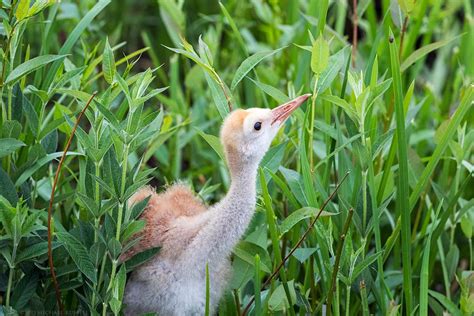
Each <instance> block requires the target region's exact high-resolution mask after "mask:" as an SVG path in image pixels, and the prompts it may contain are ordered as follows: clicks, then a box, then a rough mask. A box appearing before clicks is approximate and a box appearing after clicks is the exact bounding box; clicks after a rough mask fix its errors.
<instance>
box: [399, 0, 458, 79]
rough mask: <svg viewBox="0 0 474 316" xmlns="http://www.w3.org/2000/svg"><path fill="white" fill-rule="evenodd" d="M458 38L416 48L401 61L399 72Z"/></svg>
mask: <svg viewBox="0 0 474 316" xmlns="http://www.w3.org/2000/svg"><path fill="white" fill-rule="evenodd" d="M407 1H410V0H407ZM458 37H459V36H456V37H453V38H449V39H445V40H442V41H438V42H434V43H431V44H428V45H426V46H423V47H421V48H418V49H417V50H415V51H414V52H413V53H411V54H410V56H408V57H407V58H406V59H405V60H404V61H403V63H402V65H401V66H400V71H401V72H404V71H405V70H407V69H408V67H410V66H411V65H413V64H414V63H416V62H417V61H418V60H420V59H421V58H423V57H424V56H426V55H427V54H429V53H431V52H432V51H434V50H436V49H438V48H441V47H443V46H445V45H447V44H449V43H450V42H452V41H454V40H455V39H457V38H458Z"/></svg>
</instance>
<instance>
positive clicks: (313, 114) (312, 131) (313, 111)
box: [308, 75, 319, 172]
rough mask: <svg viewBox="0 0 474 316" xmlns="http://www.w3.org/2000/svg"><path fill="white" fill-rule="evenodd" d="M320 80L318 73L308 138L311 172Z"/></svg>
mask: <svg viewBox="0 0 474 316" xmlns="http://www.w3.org/2000/svg"><path fill="white" fill-rule="evenodd" d="M318 81H319V75H316V79H315V80H314V87H313V95H312V97H311V121H310V125H309V126H310V127H309V139H308V154H309V165H310V170H311V172H314V170H313V168H314V161H313V160H314V159H313V133H314V118H315V116H316V113H315V112H316V98H317V97H318V90H317V89H318Z"/></svg>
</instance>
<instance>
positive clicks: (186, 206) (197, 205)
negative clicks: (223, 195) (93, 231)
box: [120, 184, 206, 262]
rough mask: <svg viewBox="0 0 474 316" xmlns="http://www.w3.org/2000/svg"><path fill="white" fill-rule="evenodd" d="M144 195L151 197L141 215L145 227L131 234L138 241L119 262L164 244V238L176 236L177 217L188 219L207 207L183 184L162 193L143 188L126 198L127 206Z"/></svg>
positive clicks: (165, 239)
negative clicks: (135, 233)
mask: <svg viewBox="0 0 474 316" xmlns="http://www.w3.org/2000/svg"><path fill="white" fill-rule="evenodd" d="M147 197H150V199H149V201H148V204H147V206H146V208H145V210H144V211H143V213H142V214H141V216H140V219H141V220H144V221H145V228H144V229H143V230H142V231H141V232H140V233H139V234H137V235H136V236H134V238H138V242H137V243H136V244H135V245H134V246H133V247H132V248H131V249H129V250H128V251H127V252H125V253H124V254H123V255H122V256H121V257H120V260H121V261H122V262H123V261H126V260H128V259H129V258H131V257H132V256H134V255H135V254H137V253H140V252H142V251H145V250H147V249H150V248H154V247H163V246H164V245H165V244H166V242H167V238H174V237H171V236H176V234H175V233H172V231H174V230H176V229H179V228H178V227H177V225H176V223H177V222H178V223H179V222H181V220H180V221H177V219H183V218H185V219H186V218H189V219H191V218H194V217H196V215H199V214H201V213H203V212H204V211H205V210H206V206H205V205H204V204H203V203H202V202H201V201H199V200H198V199H197V198H196V197H195V196H194V194H193V192H192V191H191V190H190V189H189V188H188V187H186V186H184V185H182V184H175V185H173V186H171V187H169V188H168V189H167V190H166V191H165V192H163V193H161V194H157V193H156V192H155V190H154V189H153V188H151V187H143V188H141V189H140V190H138V191H137V192H136V193H135V194H134V195H133V196H132V197H131V198H130V199H129V201H128V203H129V206H130V207H131V206H132V205H134V204H136V203H138V202H140V201H142V200H144V199H146V198H147ZM178 226H181V225H178ZM185 235H186V234H183V237H185ZM173 244H176V240H173Z"/></svg>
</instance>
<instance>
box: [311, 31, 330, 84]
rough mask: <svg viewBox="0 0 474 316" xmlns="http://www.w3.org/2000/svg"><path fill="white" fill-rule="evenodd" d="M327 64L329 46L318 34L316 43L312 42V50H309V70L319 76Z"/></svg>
mask: <svg viewBox="0 0 474 316" xmlns="http://www.w3.org/2000/svg"><path fill="white" fill-rule="evenodd" d="M328 62H329V44H328V42H327V41H326V40H325V39H324V37H323V35H322V34H320V35H319V37H318V38H317V39H316V41H314V43H313V48H312V49H311V70H312V71H313V72H314V73H315V74H318V75H319V74H320V73H322V72H323V71H324V70H325V69H326V67H327V66H328Z"/></svg>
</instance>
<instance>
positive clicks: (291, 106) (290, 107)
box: [272, 93, 311, 125]
mask: <svg viewBox="0 0 474 316" xmlns="http://www.w3.org/2000/svg"><path fill="white" fill-rule="evenodd" d="M310 96H311V94H309V93H308V94H304V95H301V96H299V97H297V98H295V99H293V100H291V101H289V102H286V103H284V104H282V105H279V106H278V107H276V108H274V109H273V110H272V117H273V119H272V125H273V124H274V123H276V122H280V124H281V123H283V122H284V121H285V120H286V119H287V118H288V117H289V116H290V114H291V113H293V111H294V110H296V109H297V108H298V107H299V106H300V105H301V104H303V103H304V101H306V100H307V99H308V98H309V97H310Z"/></svg>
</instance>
